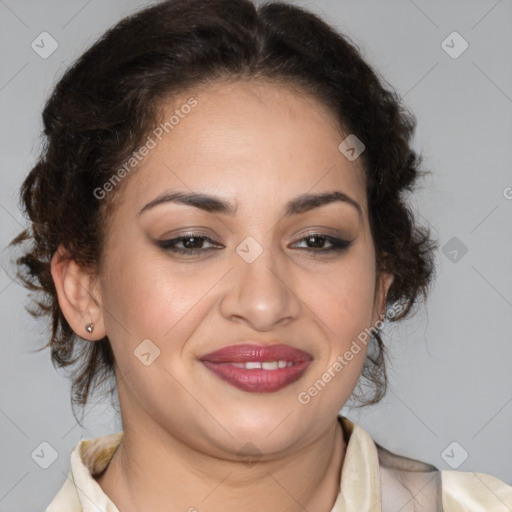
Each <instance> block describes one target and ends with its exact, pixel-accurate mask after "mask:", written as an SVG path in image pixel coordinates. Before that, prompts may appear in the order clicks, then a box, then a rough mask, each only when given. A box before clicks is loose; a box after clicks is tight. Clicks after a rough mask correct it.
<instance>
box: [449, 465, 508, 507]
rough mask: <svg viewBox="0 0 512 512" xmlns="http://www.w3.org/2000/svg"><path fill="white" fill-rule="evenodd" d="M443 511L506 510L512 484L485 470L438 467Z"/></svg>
mask: <svg viewBox="0 0 512 512" xmlns="http://www.w3.org/2000/svg"><path fill="white" fill-rule="evenodd" d="M441 475H442V486H443V506H444V510H445V511H446V512H465V511H473V510H475V511H479V510H482V511H483V510H485V511H486V512H502V511H503V512H508V511H510V510H512V486H510V485H507V484H506V483H505V482H503V481H501V480H500V479H498V478H496V477H494V476H491V475H487V474H484V473H474V472H465V471H441Z"/></svg>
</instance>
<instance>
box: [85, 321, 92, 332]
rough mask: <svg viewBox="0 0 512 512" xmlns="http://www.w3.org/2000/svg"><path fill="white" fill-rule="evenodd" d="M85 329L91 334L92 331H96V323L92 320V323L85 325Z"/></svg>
mask: <svg viewBox="0 0 512 512" xmlns="http://www.w3.org/2000/svg"><path fill="white" fill-rule="evenodd" d="M85 330H86V331H87V332H88V333H89V334H91V332H92V331H94V324H93V323H92V322H91V323H90V324H87V325H86V326H85Z"/></svg>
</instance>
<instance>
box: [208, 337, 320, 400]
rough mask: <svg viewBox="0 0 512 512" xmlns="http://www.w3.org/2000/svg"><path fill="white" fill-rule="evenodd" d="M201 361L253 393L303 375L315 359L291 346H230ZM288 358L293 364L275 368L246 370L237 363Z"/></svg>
mask: <svg viewBox="0 0 512 512" xmlns="http://www.w3.org/2000/svg"><path fill="white" fill-rule="evenodd" d="M200 361H201V362H202V363H203V364H204V365H205V366H206V367H207V368H208V369H209V370H211V371H212V372H213V373H214V374H215V375H216V376H217V377H219V378H220V379H222V380H224V381H226V382H228V383H229V384H231V385H232V386H234V387H236V388H238V389H241V390H242V391H248V392H252V393H272V392H275V391H279V390H280V389H283V388H284V387H286V386H288V385H290V384H292V383H293V382H295V381H297V380H298V379H300V378H301V377H302V375H303V374H304V372H305V371H306V370H307V368H308V367H309V365H310V364H311V362H312V357H311V356H310V355H309V354H308V353H307V352H304V351H303V350H299V349H296V348H293V347H290V346H289V345H283V344H277V345H256V344H251V343H247V344H242V345H231V346H228V347H224V348H221V349H219V350H216V351H214V352H211V353H209V354H207V355H205V356H203V357H201V359H200ZM253 361H254V362H260V363H264V362H271V361H286V362H287V364H288V365H289V364H290V363H291V366H286V367H285V368H278V369H273V370H266V369H263V368H260V369H246V368H239V367H237V366H234V365H233V364H232V363H234V364H243V363H247V362H253Z"/></svg>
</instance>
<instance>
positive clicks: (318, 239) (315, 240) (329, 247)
mask: <svg viewBox="0 0 512 512" xmlns="http://www.w3.org/2000/svg"><path fill="white" fill-rule="evenodd" d="M304 241H305V242H306V244H307V247H299V248H300V249H311V250H313V251H316V252H333V251H338V252H340V251H343V250H345V249H347V248H348V247H349V246H350V244H351V243H352V242H351V241H349V240H343V239H341V238H336V237H333V236H328V235H322V234H319V233H313V234H311V235H308V236H306V237H304V238H302V240H300V242H304ZM300 242H299V243H300Z"/></svg>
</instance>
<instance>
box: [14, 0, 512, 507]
mask: <svg viewBox="0 0 512 512" xmlns="http://www.w3.org/2000/svg"><path fill="white" fill-rule="evenodd" d="M43 120H44V126H45V135H46V137H47V145H46V148H45V152H44V154H43V155H42V156H41V158H40V160H39V162H38V163H37V164H36V166H35V167H34V168H33V170H32V171H31V173H30V175H29V176H28V178H27V179H26V181H25V182H24V184H23V188H22V199H23V203H24V206H25V209H26V211H27V213H28V215H29V217H30V220H31V222H32V225H31V229H30V230H28V231H26V232H24V233H22V234H21V235H20V236H19V237H18V238H17V239H16V240H15V242H16V243H21V242H29V248H28V249H26V253H25V255H24V256H23V257H21V258H20V260H19V263H20V265H21V267H22V272H23V271H24V272H25V273H24V278H25V280H26V283H27V285H28V286H30V287H32V289H36V290H40V291H41V292H42V293H43V294H44V295H45V298H46V302H43V304H42V311H41V312H42V313H45V312H46V313H49V314H50V315H51V317H52V335H51V339H50V341H49V346H50V348H51V354H52V358H53V360H54V362H56V363H57V364H58V365H61V366H68V365H73V366H74V374H73V391H74V399H75V402H76V403H78V404H80V405H84V404H85V403H86V402H87V398H88V396H89V393H90V391H91V390H92V389H93V388H94V387H95V386H97V385H98V384H100V383H102V382H104V381H106V380H108V379H109V377H111V376H112V375H114V376H115V383H116V389H117V392H118V395H119V403H120V409H121V416H122V423H123V432H120V433H117V434H113V435H110V436H104V437H102V438H97V439H93V440H86V441H81V442H80V443H78V444H77V446H76V448H75V449H74V450H73V452H72V454H71V474H70V476H69V478H68V480H66V482H65V483H64V484H63V487H62V488H61V489H60V490H59V492H58V494H57V495H56V496H55V499H54V500H53V501H52V503H51V504H50V505H49V507H48V508H47V511H49V512H56V511H62V510H66V511H70V510H77V511H78V510H84V511H89V510H91V511H92V510H105V511H122V512H132V511H142V510H152V511H155V512H158V511H160V510H166V511H174V510H189V511H195V510H198V511H217V510H223V511H226V510H234V509H237V510H240V509H241V510H245V511H251V510H283V511H290V512H291V511H295V510H308V511H310V512H316V511H318V512H320V511H329V510H332V511H336V512H340V511H358V512H365V511H372V512H373V511H397V510H402V511H412V510H415V511H418V510H421V511H439V510H446V511H456V510H488V511H498V510H507V508H506V507H508V508H512V488H511V487H510V486H507V485H505V484H504V483H503V482H500V481H499V480H498V479H496V478H493V477H491V476H489V475H483V474H479V473H462V472H455V471H442V472H441V471H438V470H437V469H436V468H435V467H434V466H431V465H429V464H426V463H423V462H421V461H416V460H412V459H408V458H405V457H402V456H400V455H398V454H394V453H392V452H390V451H388V450H386V449H385V448H384V447H381V446H379V445H378V444H376V443H374V442H373V441H372V440H371V438H370V436H369V435H368V434H367V433H366V432H365V431H364V430H363V429H362V428H361V427H359V426H358V425H355V424H354V423H352V422H351V421H349V420H348V419H347V418H345V417H343V416H341V415H339V411H340V409H341V408H342V406H343V405H344V404H345V403H346V401H347V400H348V399H349V397H350V396H351V395H352V393H353V391H354V388H355V387H356V384H357V382H358V380H359V378H360V376H361V375H362V376H363V378H366V379H367V380H368V381H369V382H370V383H372V384H373V386H374V392H373V395H372V396H366V397H365V401H366V403H374V402H377V401H378V400H379V399H380V398H381V397H382V396H383V394H384V392H385V384H386V378H385V368H384V358H383V348H384V346H383V341H382V337H381V335H380V327H381V326H382V324H383V322H384V321H385V320H386V319H387V320H390V321H398V320H400V319H402V318H405V317H406V316H407V315H408V314H410V312H411V308H412V306H413V305H414V304H415V302H416V301H417V300H418V298H420V297H421V296H426V295H427V292H428V289H429V284H430V282H431V279H432V277H433V251H434V249H435V247H436V244H435V242H434V241H433V240H431V238H430V234H429V232H428V231H427V230H426V229H424V228H422V227H420V226H418V225H417V224H416V223H415V220H414V218H413V216H412V214H411V213H410V210H409V208H408V206H407V204H406V203H405V201H404V197H403V193H404V191H407V190H412V188H413V186H414V184H415V181H416V179H417V177H418V175H419V173H420V171H419V158H418V156H417V155H416V154H415V153H414V151H413V150H412V149H411V146H410V139H411V136H412V133H413V129H414V120H413V118H412V116H410V115H409V114H408V113H406V112H405V111H404V110H403V108H402V107H401V105H400V103H399V102H398V100H397V98H396V95H395V94H394V93H393V92H392V91H389V90H388V89H386V88H384V87H383V85H382V84H381V83H380V81H379V79H378V78H377V76H376V74H375V73H374V72H373V71H372V70H371V69H370V67H369V66H368V65H367V64H366V63H365V62H364V61H363V59H362V58H361V56H360V55H359V53H358V52H357V50H356V49H355V48H354V47H353V46H352V45H351V44H350V43H349V42H348V41H347V40H346V39H345V38H344V37H343V36H342V35H340V34H338V33H336V32H335V31H334V30H333V29H331V28H329V27H328V26H327V25H326V24H325V23H324V22H322V21H321V20H319V19H318V18H317V17H315V16H314V15H313V14H310V13H308V12H307V11H304V10H301V9H299V8H297V7H292V6H290V5H286V4H282V3H270V4H267V5H263V6H260V7H259V8H256V7H255V6H254V5H253V4H252V3H251V2H250V1H249V0H174V1H167V2H162V3H159V4H157V5H155V6H152V7H149V8H146V9H145V10H143V11H140V12H139V13H137V14H135V15H133V16H131V17H129V18H127V19H125V20H123V21H121V22H120V23H118V24H117V25H116V26H115V27H114V28H112V29H111V30H109V31H108V32H107V33H106V34H105V35H104V36H103V37H102V38H101V39H100V40H99V41H98V42H97V43H96V44H94V45H93V46H92V47H91V48H90V49H89V50H88V51H87V52H86V53H85V54H84V55H83V56H82V57H81V58H80V59H79V60H78V61H77V62H76V63H75V64H74V65H73V66H72V67H71V68H70V69H69V70H68V71H67V72H66V74H65V75H64V77H63V78H62V79H61V80H60V81H59V83H58V84H57V86H56V87H55V90H54V92H53V94H52V96H51V97H50V99H49V101H48V103H47V105H46V107H45V110H44V112H43ZM503 507H505V508H503Z"/></svg>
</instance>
